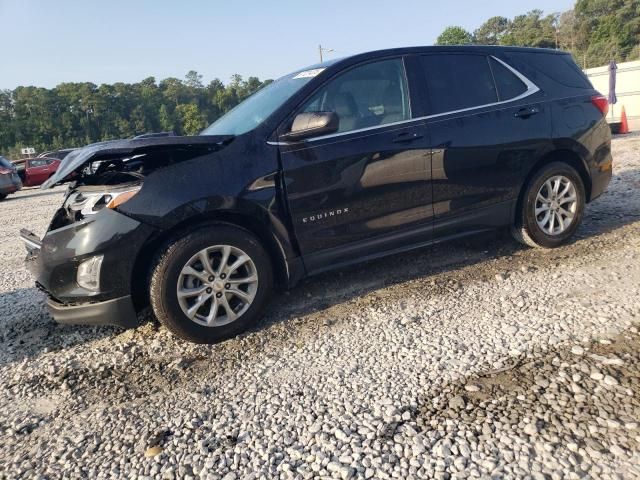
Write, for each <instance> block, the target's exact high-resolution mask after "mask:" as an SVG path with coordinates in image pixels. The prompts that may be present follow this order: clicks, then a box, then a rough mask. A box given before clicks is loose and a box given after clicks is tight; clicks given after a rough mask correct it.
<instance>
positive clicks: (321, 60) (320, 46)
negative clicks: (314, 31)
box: [318, 45, 334, 63]
mask: <svg viewBox="0 0 640 480" xmlns="http://www.w3.org/2000/svg"><path fill="white" fill-rule="evenodd" d="M333 51H334V50H333V48H322V45H318V53H320V63H322V62H323V61H324V60H323V57H322V53H323V52H326V53H329V52H333Z"/></svg>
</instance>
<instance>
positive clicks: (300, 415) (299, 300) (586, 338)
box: [0, 136, 640, 480]
mask: <svg viewBox="0 0 640 480" xmlns="http://www.w3.org/2000/svg"><path fill="white" fill-rule="evenodd" d="M614 154H615V172H614V173H615V177H614V180H613V181H612V184H611V186H610V189H609V192H608V193H607V194H606V195H605V196H604V197H602V198H601V199H599V200H598V201H597V202H595V203H594V204H592V205H590V206H589V207H588V210H587V213H586V218H585V222H584V225H583V227H582V228H581V229H580V230H579V232H578V236H577V238H576V241H575V242H574V243H572V244H571V245H568V246H565V247H562V248H560V249H557V250H553V251H540V250H531V249H526V248H522V247H520V246H518V245H516V244H515V243H514V242H513V241H511V240H510V239H509V238H508V236H505V235H502V234H495V235H494V234H491V235H485V236H482V237H478V238H473V239H468V240H464V241H459V242H455V243H453V244H447V245H440V246H437V247H432V248H428V249H424V250H421V251H418V252H415V253H410V254H403V255H397V256H394V257H391V258H387V259H384V260H380V261H376V262H372V263H370V264H368V265H365V266H362V267H358V268H356V269H352V270H346V271H340V272H336V273H330V274H326V275H323V276H321V277H317V278H314V279H310V280H308V281H306V282H305V283H304V284H303V285H301V286H300V287H298V288H297V289H295V290H294V291H292V292H290V293H287V294H281V295H279V296H278V297H277V298H275V299H274V304H273V307H272V308H271V310H270V312H269V314H268V315H267V317H266V318H265V319H264V321H263V322H262V323H261V324H260V325H259V326H257V327H256V328H254V329H253V330H252V331H251V332H249V333H247V334H245V335H243V336H241V337H239V338H236V339H233V340H230V341H227V342H225V343H223V344H219V345H215V346H199V345H192V344H188V343H184V342H181V341H179V340H176V339H175V338H173V337H172V336H171V335H169V334H168V332H166V331H165V330H164V329H163V328H158V327H157V326H156V325H155V324H154V323H152V322H149V323H147V324H145V325H144V326H142V327H140V328H138V329H136V330H129V331H122V330H118V329H115V328H82V327H63V326H58V325H56V324H55V323H53V322H52V320H51V319H50V317H49V315H48V314H47V313H46V310H45V308H44V305H43V301H44V298H43V296H42V294H40V293H39V292H38V291H37V290H35V289H34V288H33V282H32V279H31V278H30V277H29V275H28V273H27V272H26V271H25V270H24V268H23V266H22V259H23V256H24V255H23V247H22V245H21V244H20V242H19V241H18V240H17V238H16V236H15V235H16V233H17V231H18V230H19V229H20V228H22V227H28V228H31V229H34V230H35V231H36V233H38V234H42V233H44V230H45V229H46V225H47V222H48V220H49V218H50V217H51V215H52V213H53V211H54V210H55V208H56V207H57V206H58V205H59V203H60V202H61V199H62V198H61V195H62V191H63V190H64V189H57V190H54V191H48V192H43V191H41V190H34V189H27V190H24V191H22V192H21V193H19V194H18V195H13V196H11V197H9V198H8V199H7V200H6V201H3V202H2V203H0V224H1V225H2V227H1V231H0V260H1V262H0V269H1V273H2V274H1V284H0V342H1V346H0V438H1V439H2V441H1V443H0V445H1V447H2V448H0V477H3V478H29V477H35V478H59V477H62V476H64V477H67V478H161V479H172V478H194V479H210V478H211V479H219V478H224V479H225V480H230V479H250V478H319V477H326V478H342V479H347V478H375V479H385V478H402V479H405V478H437V479H447V478H460V479H462V478H489V477H491V478H502V477H505V478H532V479H536V480H537V479H561V478H567V479H572V478H576V479H577V478H599V479H600V478H602V479H604V478H640V467H639V466H638V465H640V427H639V422H640V335H639V333H638V328H639V322H640V136H628V137H625V138H618V139H615V140H614Z"/></svg>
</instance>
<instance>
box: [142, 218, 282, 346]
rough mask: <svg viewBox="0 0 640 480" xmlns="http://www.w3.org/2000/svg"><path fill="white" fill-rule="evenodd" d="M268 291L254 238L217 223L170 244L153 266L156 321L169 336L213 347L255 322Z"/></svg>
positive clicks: (268, 270)
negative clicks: (168, 332)
mask: <svg viewBox="0 0 640 480" xmlns="http://www.w3.org/2000/svg"><path fill="white" fill-rule="evenodd" d="M272 288H273V274H272V267H271V262H270V259H269V256H268V254H267V253H266V251H265V250H264V248H263V247H262V245H261V244H260V242H259V241H258V239H256V238H255V237H254V236H253V235H252V234H251V233H250V232H248V231H246V230H244V229H241V228H238V227H234V226H231V225H226V224H219V225H213V226H210V227H202V228H198V229H197V230H194V231H192V232H190V233H186V234H185V235H184V236H182V237H181V238H179V239H176V240H174V241H172V242H170V243H169V245H168V248H166V250H165V251H164V252H163V253H161V255H159V256H158V257H156V260H155V262H154V267H153V270H152V274H151V281H150V297H151V306H152V308H153V311H154V313H155V315H156V317H157V318H158V320H159V321H160V323H162V324H163V325H164V326H165V327H167V329H169V330H170V331H171V332H172V333H174V334H176V335H177V336H179V337H181V338H184V339H185V340H189V341H192V342H196V343H215V342H219V341H221V340H225V339H227V338H230V337H233V336H235V335H237V334H239V333H240V332H242V331H244V330H246V329H247V328H249V327H250V326H251V325H252V324H254V323H255V322H256V321H257V320H259V319H260V317H261V316H262V314H263V312H264V309H265V308H266V306H267V303H268V301H269V298H270V296H271V292H272Z"/></svg>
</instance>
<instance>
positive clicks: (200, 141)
mask: <svg viewBox="0 0 640 480" xmlns="http://www.w3.org/2000/svg"><path fill="white" fill-rule="evenodd" d="M231 139H233V136H231V135H216V136H211V135H198V136H191V137H186V136H185V137H175V136H167V137H150V138H132V139H126V140H110V141H107V142H99V143H92V144H91V145H87V146H86V147H83V148H79V149H77V150H74V151H73V152H71V153H69V155H67V156H66V157H65V158H64V160H63V161H62V163H61V164H60V166H59V167H58V170H57V171H56V173H54V174H53V175H52V176H51V178H49V179H48V180H47V181H46V182H44V183H43V184H42V185H41V187H40V188H52V187H54V186H55V185H56V184H58V183H60V182H61V181H63V180H64V179H65V178H66V177H67V176H68V175H70V174H71V173H73V172H75V171H77V170H79V169H81V168H83V167H84V166H85V165H86V164H87V163H89V162H94V161H97V160H108V159H109V158H117V157H122V156H127V155H134V154H137V153H143V152H145V151H150V150H158V149H162V148H165V147H178V146H182V147H189V146H194V147H195V146H199V147H204V146H207V145H210V146H212V147H217V148H222V147H223V146H224V145H225V144H227V143H228V142H229V141H230V140H231Z"/></svg>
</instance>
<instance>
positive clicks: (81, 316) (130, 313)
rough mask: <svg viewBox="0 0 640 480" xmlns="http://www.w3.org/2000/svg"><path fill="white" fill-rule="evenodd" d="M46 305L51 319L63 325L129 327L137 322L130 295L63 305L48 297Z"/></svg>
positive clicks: (136, 324) (134, 325)
mask: <svg viewBox="0 0 640 480" xmlns="http://www.w3.org/2000/svg"><path fill="white" fill-rule="evenodd" d="M47 307H48V308H49V312H50V313H51V316H52V317H53V319H54V320H55V321H56V322H58V323H62V324H65V325H115V326H118V327H126V328H131V327H136V326H138V324H139V322H138V316H137V314H136V310H135V308H134V307H133V301H132V300H131V296H130V295H127V296H125V297H120V298H114V299H113V300H106V301H104V302H96V303H86V304H80V305H64V304H62V303H59V302H56V301H55V300H53V299H49V301H48V302H47Z"/></svg>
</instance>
